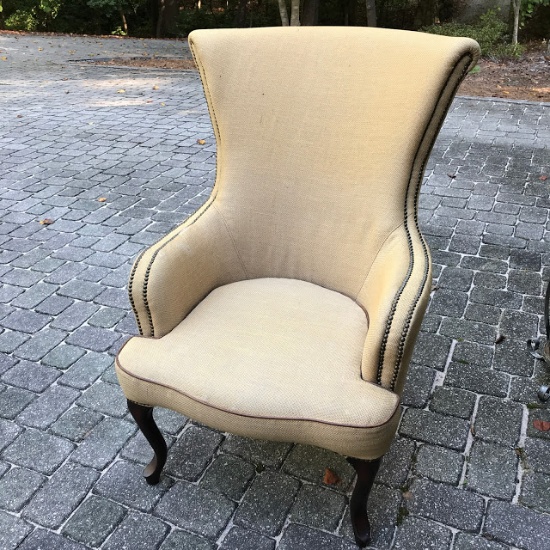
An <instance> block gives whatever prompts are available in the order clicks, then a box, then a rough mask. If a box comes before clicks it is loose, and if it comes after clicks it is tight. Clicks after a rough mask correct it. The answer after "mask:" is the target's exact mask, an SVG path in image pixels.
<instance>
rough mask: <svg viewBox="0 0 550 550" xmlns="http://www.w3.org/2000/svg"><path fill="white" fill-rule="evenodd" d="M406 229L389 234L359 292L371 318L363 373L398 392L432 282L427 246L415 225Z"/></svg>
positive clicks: (364, 349)
mask: <svg viewBox="0 0 550 550" xmlns="http://www.w3.org/2000/svg"><path fill="white" fill-rule="evenodd" d="M408 233H409V234H407V229H406V228H405V227H404V226H403V225H401V226H399V227H398V228H397V229H396V230H394V231H393V233H392V234H391V235H390V236H389V237H388V239H387V240H386V241H385V243H384V244H383V245H382V247H381V249H380V251H379V252H378V254H377V257H376V259H375V261H374V263H373V265H372V267H371V269H370V271H369V274H368V276H367V279H366V280H365V284H364V285H363V288H362V289H361V292H360V294H359V296H358V302H359V303H360V304H361V305H362V306H363V307H364V308H365V309H366V311H367V315H368V318H369V329H368V332H367V338H366V340H365V345H364V348H363V360H362V365H361V374H362V377H363V378H364V379H365V380H368V381H370V382H375V383H377V384H379V385H381V386H382V387H384V388H387V389H389V390H391V391H394V392H396V393H398V394H401V392H402V389H403V384H404V382H405V377H406V373H407V368H408V364H409V360H410V357H411V355H412V351H413V347H414V343H415V341H416V336H417V334H418V331H419V330H420V325H421V323H422V319H423V317H424V312H425V310H426V307H427V305H428V301H429V297H430V292H431V284H432V270H431V258H430V252H429V249H428V246H427V245H426V243H425V241H424V239H423V238H422V236H421V235H420V233H419V232H418V231H417V230H416V228H415V227H414V226H413V227H409V228H408Z"/></svg>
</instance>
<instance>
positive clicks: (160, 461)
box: [128, 400, 168, 485]
mask: <svg viewBox="0 0 550 550" xmlns="http://www.w3.org/2000/svg"><path fill="white" fill-rule="evenodd" d="M128 409H129V410H130V413H131V414H132V416H133V417H134V420H135V421H136V423H137V425H138V426H139V429H140V430H141V432H142V433H143V435H144V436H145V438H146V439H147V441H148V442H149V445H151V447H153V451H154V452H155V456H153V460H151V462H149V464H148V465H147V466H146V467H145V470H143V475H144V476H145V480H146V481H147V483H148V484H149V485H156V484H157V483H158V482H159V481H160V472H161V471H162V469H163V468H164V464H165V463H166V456H167V454H168V449H167V447H166V441H164V437H162V434H161V433H160V430H159V429H158V426H157V425H156V424H155V420H154V419H153V407H146V406H145V405H140V404H139V403H134V402H133V401H130V400H128Z"/></svg>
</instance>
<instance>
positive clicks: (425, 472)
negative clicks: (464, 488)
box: [414, 445, 464, 485]
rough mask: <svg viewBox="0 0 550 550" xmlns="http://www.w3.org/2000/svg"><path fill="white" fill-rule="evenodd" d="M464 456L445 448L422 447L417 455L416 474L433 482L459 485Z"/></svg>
mask: <svg viewBox="0 0 550 550" xmlns="http://www.w3.org/2000/svg"><path fill="white" fill-rule="evenodd" d="M463 464H464V457H463V456H462V454H460V453H457V452H455V451H451V450H450V449H446V448H444V447H435V446H433V445H421V446H420V448H419V449H418V454H417V455H416V462H415V463H414V469H415V471H416V473H418V474H419V475H421V476H425V477H427V478H429V479H431V480H433V481H441V482H443V483H449V484H451V485H457V484H458V481H459V479H460V475H461V474H462V466H463Z"/></svg>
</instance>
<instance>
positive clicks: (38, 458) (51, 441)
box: [0, 394, 73, 475]
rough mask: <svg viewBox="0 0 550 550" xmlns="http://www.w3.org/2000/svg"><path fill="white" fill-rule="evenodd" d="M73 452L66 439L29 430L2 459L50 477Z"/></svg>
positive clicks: (9, 448)
mask: <svg viewBox="0 0 550 550" xmlns="http://www.w3.org/2000/svg"><path fill="white" fill-rule="evenodd" d="M0 395H1V394H0ZM72 450H73V445H72V444H71V443H70V442H68V441H66V440H65V439H62V438H60V437H56V436H53V435H49V434H46V433H42V432H38V431H35V430H27V431H25V432H23V433H22V434H21V435H20V436H19V437H18V438H17V439H16V440H15V441H14V442H13V443H11V445H9V446H8V447H6V449H5V450H4V451H3V453H2V458H4V460H7V461H8V462H12V463H13V464H18V465H19V466H24V467H27V468H30V469H32V470H36V471H37V472H41V473H44V474H47V475H50V474H53V473H54V472H55V470H56V469H57V468H58V467H59V466H60V465H61V464H62V463H63V461H64V460H65V459H66V458H67V456H68V455H69V454H70V453H71V452H72Z"/></svg>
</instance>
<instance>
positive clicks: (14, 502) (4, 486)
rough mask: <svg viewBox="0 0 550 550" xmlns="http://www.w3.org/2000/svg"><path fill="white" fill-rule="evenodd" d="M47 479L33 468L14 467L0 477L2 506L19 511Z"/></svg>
mask: <svg viewBox="0 0 550 550" xmlns="http://www.w3.org/2000/svg"><path fill="white" fill-rule="evenodd" d="M45 480H46V478H45V477H44V476H42V475H40V474H38V473H37V472H33V471H32V470H26V469H24V468H12V469H11V470H10V471H9V472H8V473H7V474H6V475H4V477H2V478H0V508H2V509H4V510H9V511H10V512H18V511H19V510H21V508H22V507H23V506H24V505H25V504H26V503H27V501H28V500H29V499H30V498H31V497H32V496H33V495H34V493H36V491H38V489H40V486H41V485H42V484H43V483H44V481H45Z"/></svg>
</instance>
